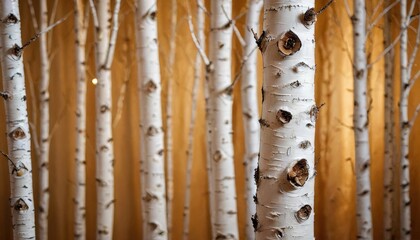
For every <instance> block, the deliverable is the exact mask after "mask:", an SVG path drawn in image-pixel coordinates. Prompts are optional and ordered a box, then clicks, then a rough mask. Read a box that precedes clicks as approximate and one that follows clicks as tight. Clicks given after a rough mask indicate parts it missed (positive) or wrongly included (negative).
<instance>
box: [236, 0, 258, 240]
mask: <svg viewBox="0 0 420 240" xmlns="http://www.w3.org/2000/svg"><path fill="white" fill-rule="evenodd" d="M262 6H263V1H262V0H249V1H248V12H247V16H246V26H245V39H244V40H245V46H244V51H243V57H242V62H243V64H244V66H243V68H242V82H241V97H242V115H243V116H242V121H243V124H244V134H245V153H244V166H245V180H246V181H245V185H246V193H245V200H246V204H247V215H246V217H247V221H246V237H247V239H254V237H255V234H254V228H253V227H252V221H251V218H252V215H253V214H254V213H255V203H254V200H253V197H254V195H255V194H256V186H255V183H254V178H253V176H254V171H255V169H256V168H257V164H258V153H259V142H258V140H259V137H260V127H259V124H258V116H259V114H258V102H257V83H258V79H257V51H255V49H256V44H255V40H254V35H253V34H252V29H254V30H255V31H258V29H259V27H260V26H259V23H260V21H259V20H260V13H261V9H262Z"/></svg>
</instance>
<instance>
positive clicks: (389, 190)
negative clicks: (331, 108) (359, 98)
mask: <svg viewBox="0 0 420 240" xmlns="http://www.w3.org/2000/svg"><path fill="white" fill-rule="evenodd" d="M389 4H390V0H386V1H385V5H384V6H385V7H387V6H389ZM391 22H392V18H391V15H390V14H386V15H385V19H384V32H383V34H384V49H386V48H387V47H388V46H390V45H391V44H392V39H391V37H392V34H391V33H392V32H391ZM384 64H385V65H384V69H385V108H384V112H385V143H384V148H385V153H384V239H385V240H391V239H394V238H395V237H394V236H393V231H392V218H393V214H392V211H393V203H394V199H393V194H394V184H393V182H394V180H393V179H394V175H393V170H394V162H395V161H394V159H395V151H394V150H395V147H394V146H395V141H394V138H395V136H394V125H395V123H394V50H393V48H392V49H391V50H390V51H389V52H388V53H387V54H386V55H385V61H384Z"/></svg>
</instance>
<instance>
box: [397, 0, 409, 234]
mask: <svg viewBox="0 0 420 240" xmlns="http://www.w3.org/2000/svg"><path fill="white" fill-rule="evenodd" d="M408 23H409V22H408V20H407V1H406V0H401V1H400V34H401V37H400V79H401V80H400V81H401V87H400V88H401V90H400V91H401V92H400V93H401V95H400V156H399V157H400V188H401V189H400V196H401V197H400V239H402V240H406V239H408V240H409V239H411V233H410V232H411V226H410V222H411V217H410V171H409V159H408V153H409V137H410V125H409V120H408V95H409V93H410V91H409V89H410V88H409V71H408V53H407V52H408V50H407V41H408V33H407V27H408Z"/></svg>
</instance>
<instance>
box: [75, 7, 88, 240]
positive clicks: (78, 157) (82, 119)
mask: <svg viewBox="0 0 420 240" xmlns="http://www.w3.org/2000/svg"><path fill="white" fill-rule="evenodd" d="M83 8H85V10H86V9H89V8H88V7H83V1H82V0H74V32H75V47H76V76H77V83H76V85H77V87H76V88H77V95H76V149H75V174H76V176H75V181H76V192H75V197H74V201H73V202H74V238H75V239H79V240H84V239H86V220H85V214H86V193H85V191H86V57H85V44H86V34H87V27H88V25H87V20H88V19H89V16H87V15H85V16H83V15H82V14H83V12H84V11H83Z"/></svg>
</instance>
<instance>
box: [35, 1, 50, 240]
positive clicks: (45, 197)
mask: <svg viewBox="0 0 420 240" xmlns="http://www.w3.org/2000/svg"><path fill="white" fill-rule="evenodd" d="M40 18H41V19H40V20H41V21H40V29H39V30H40V31H41V32H42V31H44V30H45V29H46V28H47V27H48V9H47V1H46V0H40ZM39 42H40V58H41V79H40V86H39V111H40V114H39V124H40V125H39V130H40V135H39V137H40V141H39V156H38V168H39V189H40V190H39V213H38V214H39V215H38V224H39V239H40V240H46V239H48V212H49V198H50V193H49V171H48V167H49V151H50V136H49V135H50V130H49V129H50V123H49V122H50V105H49V98H50V96H49V95H50V94H49V89H48V88H49V82H50V61H49V58H48V49H47V34H42V35H41V36H40V37H39Z"/></svg>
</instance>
